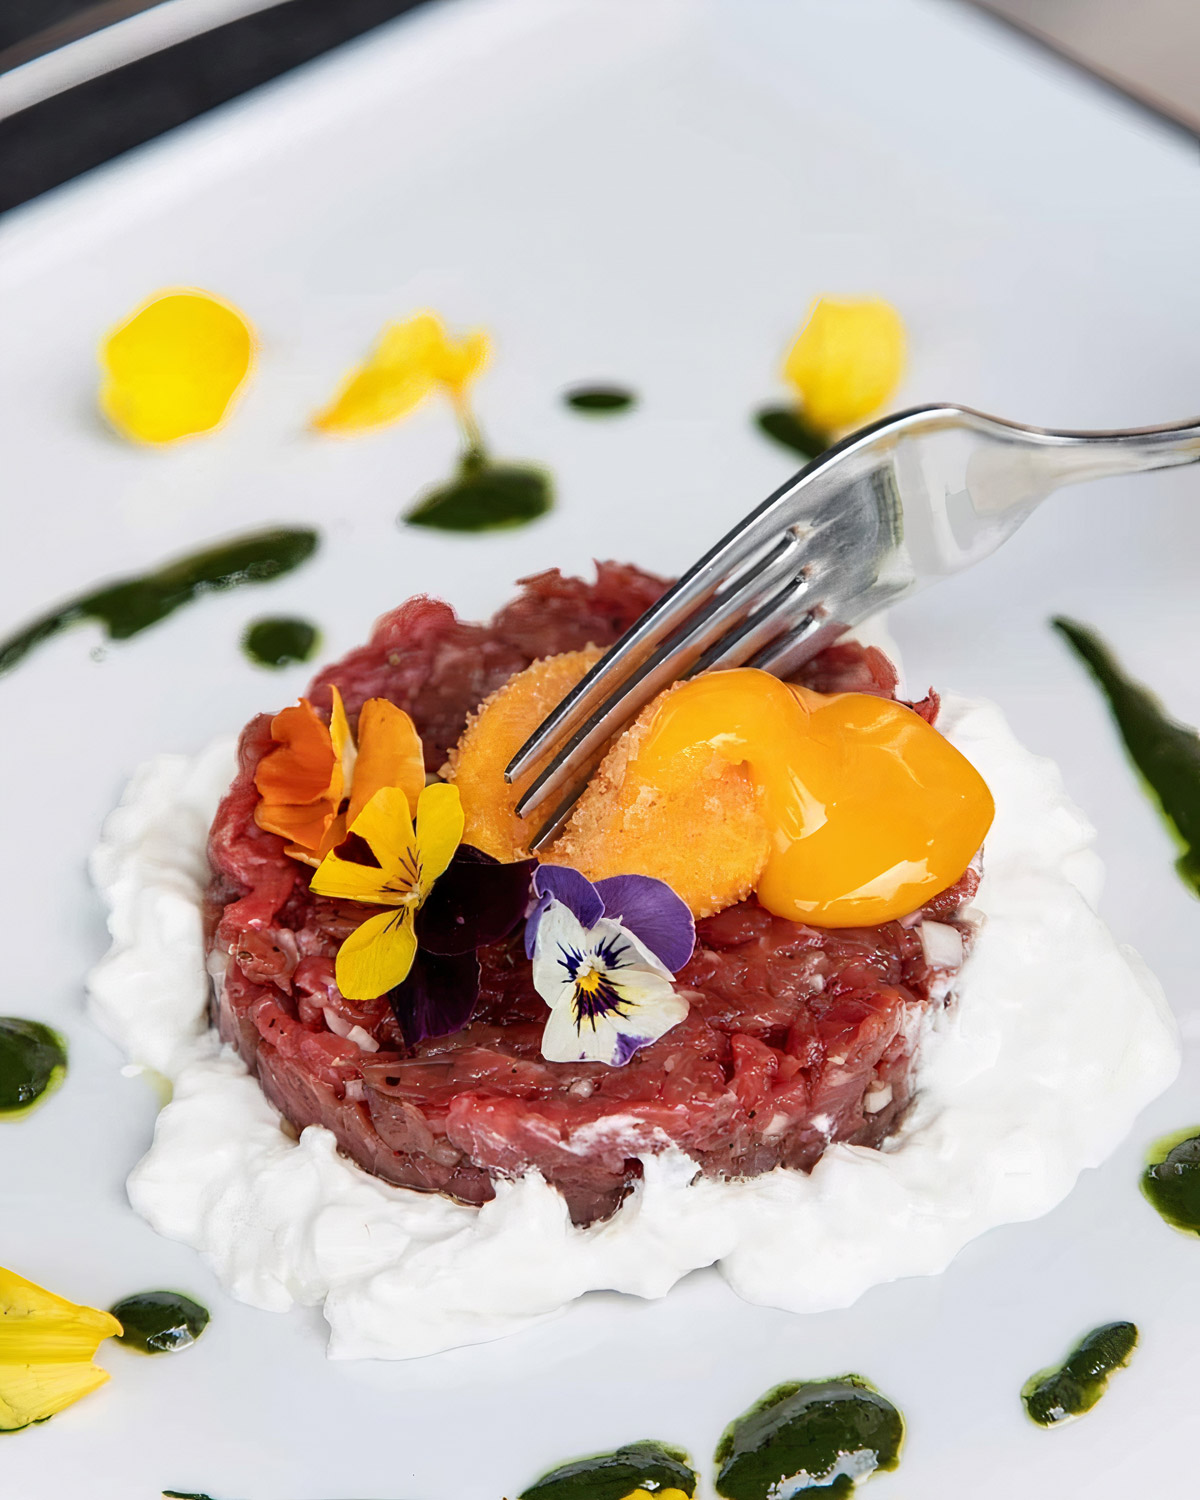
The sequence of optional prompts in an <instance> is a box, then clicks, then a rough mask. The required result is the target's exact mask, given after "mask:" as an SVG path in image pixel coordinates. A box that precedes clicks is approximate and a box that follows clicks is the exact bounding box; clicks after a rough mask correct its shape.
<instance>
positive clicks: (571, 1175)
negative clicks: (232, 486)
mask: <svg viewBox="0 0 1200 1500" xmlns="http://www.w3.org/2000/svg"><path fill="white" fill-rule="evenodd" d="M664 587H665V584H664V583H663V581H662V580H661V579H658V578H654V577H652V576H650V575H649V574H646V573H643V572H640V571H639V570H638V569H636V568H632V567H629V566H624V565H621V564H617V563H601V564H599V565H598V576H597V580H596V582H595V583H592V584H588V583H584V582H583V581H581V580H579V579H573V578H564V577H563V576H562V575H561V574H559V573H558V572H556V571H552V572H548V573H541V574H538V575H537V576H536V577H533V578H529V579H526V580H525V581H524V583H523V585H522V590H521V593H520V594H519V595H518V597H517V598H516V599H515V600H514V601H513V602H512V603H511V604H509V605H508V606H507V607H506V608H504V609H503V610H501V611H500V613H499V614H498V615H497V616H496V617H495V619H493V620H492V621H491V623H490V624H487V625H478V624H468V623H465V622H463V621H460V620H459V619H457V617H456V616H455V614H454V612H453V611H452V610H451V609H450V608H449V606H447V605H445V604H443V603H440V602H438V601H436V600H432V599H427V598H416V599H410V600H409V601H408V602H407V603H406V604H403V605H401V606H400V608H399V609H396V610H394V611H392V612H391V613H390V614H388V615H385V616H384V618H383V619H382V620H381V621H380V622H379V624H378V625H377V626H376V629H375V632H374V634H373V635H372V637H371V640H370V641H369V642H368V644H367V645H366V646H363V647H362V648H360V649H359V650H357V651H354V652H351V654H350V655H349V656H347V657H346V658H345V659H344V660H343V661H341V662H339V663H338V664H337V665H335V666H332V667H330V668H328V669H327V670H325V671H324V672H322V673H321V674H320V676H319V677H318V678H317V680H316V682H315V683H314V685H313V688H312V691H311V692H310V694H309V697H310V699H311V701H312V702H313V703H315V704H316V705H317V706H318V707H320V708H323V709H328V707H329V705H330V693H329V685H330V684H331V683H336V684H337V686H338V688H339V690H340V691H341V693H342V696H343V698H344V700H345V703H346V708H347V712H348V713H349V715H350V719H351V722H352V723H353V722H354V720H355V718H356V716H357V713H358V710H359V708H360V707H361V705H362V703H363V702H364V701H365V700H366V699H367V698H370V697H385V698H389V699H391V701H392V702H393V703H396V704H398V705H399V706H400V707H401V708H404V709H406V710H407V711H408V712H409V713H410V714H411V715H412V717H413V719H414V721H415V722H416V725H417V728H418V730H419V731H420V733H421V735H422V738H423V740H424V744H425V752H426V765H427V767H428V769H429V770H431V771H436V770H437V769H438V768H439V767H440V766H441V765H442V764H443V762H444V760H445V757H446V752H447V751H448V749H449V748H450V746H451V745H453V744H454V743H455V741H456V740H457V739H458V736H459V734H460V733H461V731H462V728H463V726H464V723H465V721H466V717H467V714H468V713H469V712H470V711H471V710H473V709H475V708H476V707H478V705H479V704H480V703H481V702H482V700H483V699H484V698H486V697H487V696H488V694H489V693H491V692H493V691H494V690H495V689H496V688H498V687H499V686H500V685H501V684H502V683H504V682H506V681H507V680H508V679H509V678H510V677H511V676H512V675H513V674H514V673H516V672H519V671H521V670H522V669H523V668H525V667H526V666H528V665H529V663H530V662H531V661H533V660H535V659H537V658H538V657H542V656H549V655H552V654H554V653H557V652H560V651H572V650H578V649H581V648H583V647H585V646H587V645H590V644H594V645H599V646H605V645H608V644H610V643H611V642H612V641H613V640H615V639H616V637H617V636H618V635H620V633H621V632H622V631H623V630H624V629H625V628H626V627H627V626H628V625H630V624H631V623H632V621H633V620H634V619H636V618H637V616H638V615H639V614H641V613H642V611H643V610H644V609H645V608H646V607H647V606H648V605H649V604H650V603H652V602H653V600H654V599H655V598H656V597H657V596H658V595H659V594H660V593H661V591H662V590H663V588H664ZM801 680H803V681H804V682H805V683H807V684H808V685H809V686H812V687H814V688H817V689H819V690H821V691H825V692H831V691H855V692H872V693H879V694H882V695H884V696H889V697H891V696H894V693H895V687H896V675H895V672H894V671H893V670H892V667H891V663H890V662H889V661H888V660H887V658H886V657H885V656H884V655H883V654H882V653H881V652H880V651H878V650H876V649H875V648H869V647H863V646H861V645H859V644H857V643H855V642H843V643H839V644H837V645H835V646H833V647H831V648H829V649H828V650H826V651H824V652H823V653H822V654H821V655H820V656H818V657H817V658H816V659H815V660H814V661H813V662H811V663H810V664H809V666H808V667H807V668H806V669H805V670H804V672H803V673H802V677H801ZM916 707H917V709H918V712H921V713H923V714H924V715H925V716H926V717H928V718H930V719H931V720H932V718H933V717H934V716H935V715H936V712H937V700H936V697H935V696H934V695H932V694H931V695H930V696H929V697H928V698H926V699H925V700H924V701H923V702H922V703H920V704H918V705H916ZM270 723H271V721H270V718H269V716H267V715H262V716H260V717H259V718H256V719H254V720H253V721H252V722H251V723H250V724H249V725H248V726H247V728H246V730H245V732H244V733H243V736H242V741H241V746H240V752H239V755H240V767H239V772H238V776H237V779H236V781H235V782H234V785H233V787H232V788H231V790H230V792H229V794H228V795H227V796H226V798H225V799H224V801H223V802H222V804H221V807H220V809H219V811H218V813H217V817H216V820H215V822H214V824H213V829H212V835H211V840H210V858H211V862H212V866H213V870H214V879H213V883H212V886H211V889H210V893H209V907H210V917H211V922H210V926H211V934H212V935H211V943H212V946H213V947H215V948H217V949H218V950H220V951H221V952H222V953H224V954H225V955H227V957H228V963H227V968H226V971H225V977H224V981H223V984H222V986H221V989H220V993H219V995H218V997H217V1006H216V1008H217V1020H218V1025H219V1027H220V1031H221V1034H222V1036H223V1037H225V1039H226V1040H228V1041H230V1042H232V1043H233V1045H234V1046H235V1047H236V1048H237V1050H238V1051H239V1053H240V1054H241V1056H242V1057H243V1058H244V1059H245V1060H246V1062H247V1063H248V1064H249V1066H250V1067H251V1068H252V1069H253V1071H254V1072H255V1073H256V1074H257V1076H258V1078H259V1081H260V1083H261V1085H262V1087H263V1089H264V1090H265V1092H266V1094H267V1095H268V1097H269V1098H270V1099H271V1100H272V1101H273V1102H274V1103H275V1104H276V1106H277V1107H278V1108H279V1109H280V1110H281V1111H282V1113H283V1114H284V1115H285V1116H286V1118H287V1119H288V1120H289V1121H291V1123H292V1124H293V1125H294V1126H296V1127H297V1128H300V1129H302V1128H304V1127H305V1126H307V1125H314V1124H319V1125H324V1126H326V1127H327V1128H328V1129H330V1130H331V1131H332V1132H333V1133H334V1135H335V1136H336V1137H337V1140H338V1143H339V1145H340V1146H341V1148H342V1150H344V1151H345V1152H346V1153H347V1154H348V1155H349V1156H351V1157H353V1158H354V1159H355V1160H356V1161H357V1162H359V1163H360V1164H361V1165H362V1166H363V1167H365V1168H366V1169H367V1170H368V1171H370V1172H374V1173H375V1174H377V1175H378V1176H379V1177H382V1178H384V1179H386V1180H387V1181H388V1182H392V1183H397V1184H400V1185H403V1186H406V1187H413V1188H419V1189H425V1190H430V1191H437V1192H443V1193H448V1194H450V1195H452V1196H453V1197H455V1198H457V1199H460V1200H461V1201H463V1202H467V1203H483V1202H486V1201H487V1200H488V1199H490V1198H491V1197H492V1196H493V1195H494V1181H495V1179H496V1178H497V1177H513V1176H518V1175H520V1174H522V1173H524V1172H527V1171H529V1170H531V1169H536V1170H537V1171H540V1172H541V1173H542V1174H543V1175H544V1176H545V1178H546V1179H547V1180H548V1181H549V1182H551V1183H553V1184H554V1185H555V1186H556V1187H558V1188H559V1190H560V1191H561V1192H562V1193H563V1195H564V1197H565V1199H566V1201H567V1203H568V1205H569V1208H570V1211H571V1215H572V1217H573V1218H574V1219H575V1221H576V1222H578V1223H588V1222H590V1221H592V1220H594V1219H597V1218H600V1217H602V1216H604V1215H605V1214H608V1213H610V1212H612V1210H613V1209H614V1208H615V1207H616V1206H617V1205H618V1204H619V1203H620V1201H621V1199H622V1198H623V1196H624V1195H625V1193H626V1192H627V1191H628V1189H629V1187H630V1186H631V1184H632V1183H633V1182H634V1181H635V1180H636V1178H637V1176H638V1174H639V1171H640V1165H639V1162H638V1160H637V1158H638V1156H639V1155H644V1154H646V1153H649V1152H656V1151H661V1150H663V1149H664V1148H666V1147H668V1146H671V1145H675V1146H678V1147H679V1148H681V1149H682V1150H683V1151H685V1152H687V1154H688V1155H689V1156H691V1157H693V1158H694V1159H695V1160H696V1162H697V1163H698V1164H699V1166H700V1169H701V1170H702V1171H704V1172H706V1173H711V1174H716V1175H720V1176H725V1177H734V1176H748V1175H753V1174H756V1173H760V1172H765V1171H769V1170H770V1169H771V1168H773V1167H776V1166H787V1167H796V1168H801V1169H804V1170H808V1169H810V1168H811V1167H812V1166H813V1165H814V1163H815V1162H816V1161H817V1160H818V1158H819V1157H820V1155H821V1153H822V1152H823V1150H824V1149H825V1147H826V1145H828V1143H829V1142H830V1141H849V1142H853V1143H855V1144H859V1145H866V1146H877V1145H879V1144H880V1143H881V1142H882V1141H883V1140H884V1139H885V1138H886V1137H887V1136H888V1134H889V1133H890V1132H891V1131H892V1130H894V1128H895V1126H896V1124H897V1122H898V1121H899V1119H900V1117H901V1116H902V1115H903V1113H904V1111H905V1109H906V1107H907V1106H908V1103H909V1101H910V1099H911V1097H912V1093H913V1086H914V1084H913V1073H914V1068H915V1062H916V1054H917V1045H918V1042H919V1038H920V1034H921V1031H922V1027H923V1022H924V1020H925V1018H926V1017H927V1016H928V1014H929V1013H930V1012H931V1010H932V1009H934V1008H936V1007H938V1006H940V1005H941V1004H943V1003H944V1000H945V995H946V992H947V989H948V986H949V982H950V980H951V978H952V971H951V970H948V969H946V968H934V967H931V965H930V963H929V962H928V961H927V958H926V944H925V943H924V942H923V941H922V933H921V924H922V922H923V921H937V922H940V923H943V924H946V925H949V926H951V927H953V928H955V929H957V931H958V933H959V934H960V935H961V937H962V938H963V939H964V942H969V938H970V927H969V924H968V923H967V922H966V921H965V920H964V919H963V916H962V908H963V906H964V905H965V903H966V902H967V901H968V900H969V899H970V897H971V896H972V895H973V893H974V889H975V885H976V882H977V877H976V875H975V873H974V872H973V871H969V872H968V873H967V875H965V876H964V877H963V879H962V880H961V881H960V882H959V883H958V885H957V886H955V887H953V888H952V889H951V890H950V891H947V892H944V893H943V894H942V895H941V896H939V897H938V898H937V900H936V901H934V902H932V903H930V905H929V906H928V907H927V908H926V909H925V910H924V912H922V913H918V914H917V915H916V916H915V917H912V918H907V919H905V920H904V921H903V922H887V923H885V924H883V925H882V926H880V927H872V928H841V929H836V930H828V929H820V928H816V927H807V926H803V925H800V924H798V923H795V922H790V921H787V920H785V919H783V918H780V917H774V916H772V915H770V914H769V913H768V912H766V911H764V910H763V909H762V908H761V907H759V906H758V905H757V904H756V903H754V902H752V901H751V902H744V903H742V904H741V905H739V906H735V907H732V908H730V909H728V910H726V911H723V912H720V913H718V914H717V915H716V916H713V917H709V918H708V919H706V920H705V921H702V922H700V923H699V924H698V928H697V943H696V950H695V952H694V954H693V956H692V958H691V960H690V962H689V963H688V965H687V967H686V968H685V969H684V970H683V971H682V973H681V974H680V975H679V977H678V979H677V984H678V986H679V987H680V988H681V990H682V991H683V993H684V994H685V995H686V996H687V998H688V1000H689V1001H690V1011H689V1014H688V1016H687V1018H686V1020H684V1021H683V1022H682V1023H681V1024H680V1025H678V1026H676V1027H675V1028H674V1029H673V1030H672V1031H670V1032H668V1033H667V1035H666V1036H664V1037H663V1038H661V1040H659V1041H658V1042H655V1043H654V1044H653V1045H651V1046H649V1047H646V1048H644V1049H642V1050H641V1051H639V1052H638V1053H636V1054H635V1056H634V1058H633V1060H632V1061H631V1062H630V1063H628V1064H627V1065H626V1066H625V1067H622V1068H608V1067H605V1066H604V1065H603V1064H599V1063H579V1064H566V1063H548V1062H546V1061H545V1060H544V1059H543V1058H542V1055H541V1047H540V1042H541V1033H542V1028H543V1026H544V1024H545V1020H546V1016H547V1010H546V1006H545V1004H544V1002H543V1001H542V999H541V998H540V997H539V996H538V994H537V992H536V991H535V990H534V988H533V985H532V982H531V978H530V966H529V962H528V960H527V959H526V958H525V955H524V951H523V948H522V945H521V940H520V934H519V933H518V934H515V935H514V936H513V937H512V938H510V939H509V940H507V941H505V942H503V943H499V944H496V945H495V946H493V947H491V948H488V949H484V950H482V951H481V953H480V962H481V966H482V983H481V988H480V1000H479V1005H478V1008H477V1010H476V1012H475V1015H474V1017H473V1019H472V1021H471V1023H470V1025H469V1026H467V1027H466V1029H465V1030H463V1031H460V1032H457V1033H455V1034H454V1035H452V1036H447V1037H441V1038H434V1039H430V1040H427V1041H424V1042H422V1043H420V1044H419V1045H418V1046H416V1047H414V1048H409V1047H406V1046H405V1045H404V1042H403V1040H402V1038H401V1035H400V1030H399V1027H398V1025H397V1023H396V1021H395V1018H394V1017H393V1016H392V1013H391V1011H390V1009H389V1006H388V1002H387V1000H386V998H381V999H379V1000H371V1001H350V1000H347V999H345V998H344V997H343V996H342V995H341V994H340V993H339V992H338V989H337V986H336V983H335V981H334V957H335V954H336V952H337V948H338V945H339V943H340V942H341V941H342V940H343V939H344V938H345V937H346V936H347V935H348V934H349V933H350V932H351V931H352V930H353V928H354V927H355V926H356V925H357V923H358V921H359V920H360V919H361V909H360V908H357V907H355V906H354V905H353V904H352V903H346V902H339V901H332V900H328V899H326V898H324V897H319V896H314V895H312V894H311V892H310V891H309V889H308V879H309V873H310V872H309V871H308V870H307V869H306V867H304V866H302V865H299V864H297V863H295V862H294V861H293V860H291V859H289V858H288V857H287V856H286V855H285V854H284V853H283V840H282V839H280V838H278V837H277V836H276V835H274V834H271V833H266V832H264V831H263V830H261V829H260V828H259V827H258V826H257V825H256V823H255V822H254V808H255V804H256V801H257V792H256V790H255V786H254V771H255V767H256V766H257V764H258V762H259V760H260V759H261V757H262V756H263V755H264V754H265V753H266V752H267V751H268V750H269V749H270V748H271V746H272V743H273V742H272V740H271V733H270ZM930 946H931V947H932V946H933V945H930ZM942 946H945V945H942ZM949 946H950V948H953V947H954V946H955V945H954V944H953V943H951V944H950V945H949Z"/></svg>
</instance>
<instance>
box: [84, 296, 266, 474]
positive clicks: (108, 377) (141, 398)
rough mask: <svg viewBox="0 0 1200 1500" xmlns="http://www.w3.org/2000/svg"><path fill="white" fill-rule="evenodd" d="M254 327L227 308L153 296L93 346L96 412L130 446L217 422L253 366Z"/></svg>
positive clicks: (207, 299)
mask: <svg viewBox="0 0 1200 1500" xmlns="http://www.w3.org/2000/svg"><path fill="white" fill-rule="evenodd" d="M254 353H255V337H254V330H253V328H251V326H250V324H249V323H248V322H247V320H246V319H245V317H243V315H242V314H241V313H240V312H239V311H238V310H237V308H236V307H234V306H232V305H231V304H230V303H228V302H225V301H223V300H222V299H221V298H220V297H214V296H213V294H212V293H211V292H203V291H198V290H193V289H185V290H180V291H167V292H159V293H157V294H156V295H155V296H153V297H151V298H150V299H149V301H147V302H145V303H143V304H142V306H141V307H139V308H138V309H137V310H136V311H135V312H133V313H131V314H130V316H129V317H128V318H126V319H125V321H124V322H123V323H120V324H119V325H118V326H117V327H116V328H114V329H113V330H112V332H111V333H110V334H108V336H107V337H106V338H105V340H104V342H103V343H102V344H101V346H100V364H101V367H102V369H103V372H104V378H103V382H102V384H101V387H100V409H101V411H102V412H103V413H104V415H105V416H106V417H107V418H108V420H109V421H110V422H111V423H112V425H113V426H114V427H115V428H116V430H117V431H118V432H119V433H120V434H121V435H122V437H127V438H129V439H131V440H132V441H133V442H135V443H147V444H151V445H155V446H157V445H161V444H164V443H174V442H177V441H178V440H179V439H180V438H187V437H195V436H196V435H197V434H199V433H202V432H211V431H212V430H213V428H215V427H219V426H220V425H221V423H222V422H224V420H225V418H226V416H227V415H228V413H229V410H230V408H231V407H232V405H233V402H234V399H235V397H236V396H237V394H238V392H239V391H240V390H241V389H242V387H243V385H244V384H245V382H246V379H247V377H248V376H249V374H250V371H251V369H252V367H253V364H254Z"/></svg>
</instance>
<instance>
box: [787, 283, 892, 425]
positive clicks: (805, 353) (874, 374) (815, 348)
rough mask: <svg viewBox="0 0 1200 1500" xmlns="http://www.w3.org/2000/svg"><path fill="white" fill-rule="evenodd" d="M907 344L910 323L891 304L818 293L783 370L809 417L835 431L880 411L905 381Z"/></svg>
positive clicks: (814, 422) (815, 422)
mask: <svg viewBox="0 0 1200 1500" xmlns="http://www.w3.org/2000/svg"><path fill="white" fill-rule="evenodd" d="M904 347H905V340H904V323H903V321H902V320H901V318H900V314H899V313H898V312H897V311H896V309H895V308H894V307H892V305H891V304H890V303H888V302H884V301H882V300H881V299H879V298H872V299H868V300H863V301H845V302H841V301H837V300H835V299H833V298H830V297H818V298H817V300H816V301H815V302H814V303H813V304H812V306H811V307H810V308H809V313H808V322H807V323H806V324H805V325H804V327H803V328H802V329H801V331H800V333H799V335H798V337H797V338H796V341H795V343H794V344H793V345H792V347H791V348H790V349H789V350H788V353H787V357H786V359H785V360H784V362H783V374H784V378H785V379H786V380H787V381H788V382H789V383H790V384H791V385H792V386H794V387H795V389H796V391H797V393H798V394H799V396H800V400H801V404H802V409H803V412H804V416H805V417H806V418H807V419H808V421H809V422H810V423H811V424H812V425H813V426H814V427H816V428H819V429H820V430H821V431H824V432H834V431H837V430H838V429H840V428H843V427H854V426H857V425H858V424H859V423H861V422H862V421H864V420H865V419H866V418H867V417H869V416H870V415H871V414H872V413H873V412H875V411H878V410H879V408H880V407H881V406H882V405H883V403H884V402H885V401H886V400H887V399H888V397H889V396H890V395H891V394H892V392H893V391H894V390H895V388H896V386H897V385H898V384H899V383H900V377H901V375H902V374H903V371H904Z"/></svg>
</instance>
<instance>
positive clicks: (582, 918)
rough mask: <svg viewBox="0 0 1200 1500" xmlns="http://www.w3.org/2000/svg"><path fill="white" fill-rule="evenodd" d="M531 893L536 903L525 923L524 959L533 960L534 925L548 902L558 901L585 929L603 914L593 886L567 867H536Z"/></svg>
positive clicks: (535, 928) (601, 904) (600, 902)
mask: <svg viewBox="0 0 1200 1500" xmlns="http://www.w3.org/2000/svg"><path fill="white" fill-rule="evenodd" d="M533 892H534V895H535V896H537V898H538V902H537V905H536V906H535V907H534V909H533V911H532V912H530V914H529V920H528V922H526V924H525V956H526V958H532V957H533V946H534V943H535V942H536V941H537V930H538V924H539V923H540V922H541V920H542V914H543V912H545V910H546V908H547V907H548V906H549V905H550V903H551V901H561V902H562V904H563V905H564V906H565V907H566V908H567V910H568V911H570V912H572V913H574V915H575V917H576V919H577V921H578V922H579V925H580V926H581V927H583V928H585V929H586V928H589V927H594V926H595V925H596V923H597V922H598V921H599V920H600V918H601V917H602V916H603V915H604V902H603V901H602V900H601V899H600V897H599V895H598V894H597V892H596V887H595V886H594V885H593V884H592V882H591V881H590V880H589V879H588V878H587V876H586V875H581V874H580V873H579V871H578V870H573V869H572V868H571V867H570V865H539V866H538V867H537V873H536V874H535V875H534V877H533Z"/></svg>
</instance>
